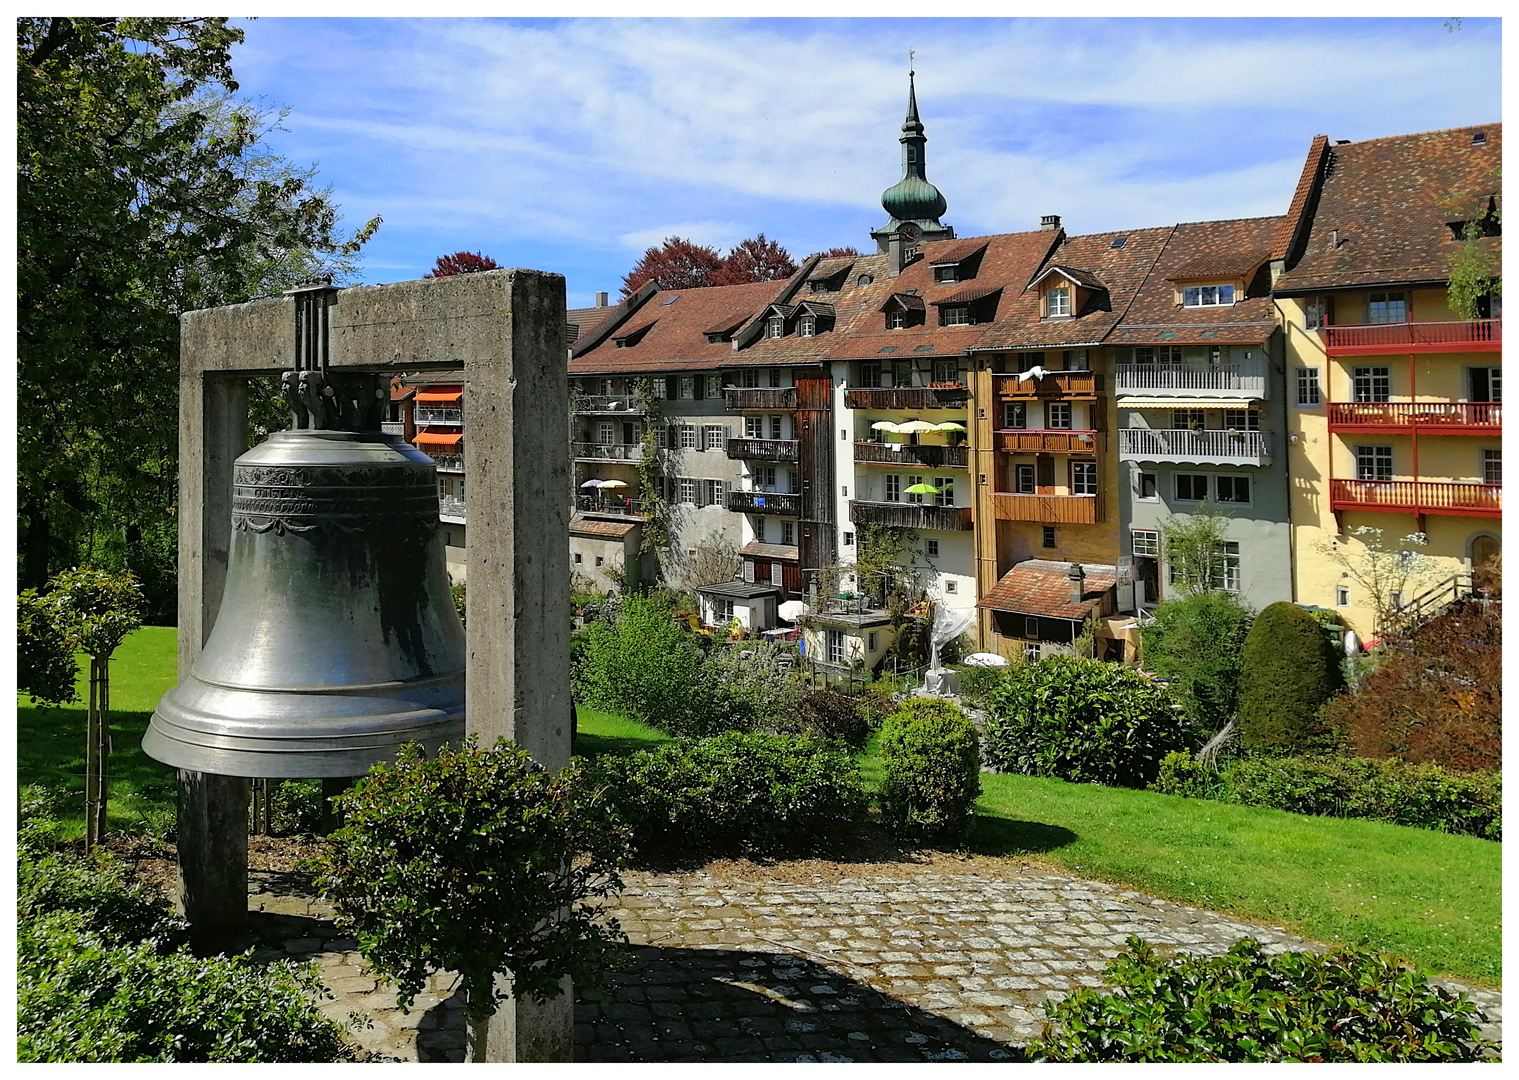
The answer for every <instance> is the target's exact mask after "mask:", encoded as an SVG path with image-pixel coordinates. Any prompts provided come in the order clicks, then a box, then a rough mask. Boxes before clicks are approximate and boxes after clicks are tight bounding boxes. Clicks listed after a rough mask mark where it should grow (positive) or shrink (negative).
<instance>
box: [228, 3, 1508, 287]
mask: <svg viewBox="0 0 1519 1080" xmlns="http://www.w3.org/2000/svg"><path fill="white" fill-rule="evenodd" d="M1443 23H1444V20H1443V19H1440V18H1433V19H1382V20H1374V19H1336V20H1309V19H1241V20H1234V19H1227V20H1225V19H1175V20H1172V19H1032V20H1023V19H997V20H991V19H931V20H906V19H774V20H749V19H745V20H719V19H704V20H674V19H647V20H613V19H564V20H543V19H336V18H335V19H288V18H263V19H258V20H256V21H252V22H244V23H242V24H241V25H243V26H244V28H245V30H246V32H247V42H246V43H245V44H244V45H242V46H240V47H239V48H238V49H237V50H236V52H235V53H234V70H235V72H236V75H237V78H238V81H239V82H240V83H241V92H242V94H243V95H244V96H249V97H254V98H260V99H262V100H263V101H264V103H265V104H268V105H288V106H290V107H291V112H290V115H289V117H288V118H287V119H286V121H285V128H286V129H287V130H284V131H280V132H276V133H274V135H273V136H272V137H271V140H270V141H271V144H272V145H273V146H274V147H275V148H276V149H277V150H279V151H280V152H281V153H283V154H285V155H286V156H287V157H289V158H291V159H292V160H294V161H296V162H299V163H302V164H305V163H311V162H315V163H316V164H317V165H318V167H319V170H320V177H321V179H322V181H323V182H324V183H327V184H330V185H332V187H333V189H334V196H335V198H336V201H337V202H338V203H339V204H340V205H341V206H342V208H343V212H344V220H345V224H346V225H347V226H348V227H349V228H355V227H357V226H358V225H360V224H362V223H363V222H364V221H366V220H368V219H369V218H370V217H372V216H373V215H375V214H379V215H381V216H383V217H384V219H385V224H384V225H383V226H382V227H381V229H380V231H379V233H378V234H377V235H376V237H375V238H374V239H373V240H372V241H371V242H370V243H369V245H368V246H367V247H366V249H365V257H364V269H363V272H362V274H361V278H362V280H363V281H365V282H367V283H380V282H390V281H402V280H406V279H408V278H415V277H420V276H422V275H423V274H424V273H426V272H427V271H428V270H429V269H430V268H431V266H432V263H433V260H434V259H435V258H436V257H437V256H438V255H441V254H445V253H448V252H453V251H458V250H469V251H483V252H484V253H485V254H487V255H490V256H491V257H493V258H494V259H495V260H496V261H497V262H499V263H500V264H501V265H503V266H531V267H536V268H538V269H543V270H552V271H556V272H559V273H562V274H564V275H565V276H566V278H567V279H568V289H569V303H570V306H572V307H574V306H579V305H584V304H589V303H590V302H591V297H592V294H593V293H594V292H595V291H596V290H606V291H608V292H610V293H612V294H613V296H614V297H615V295H616V293H617V290H618V288H619V286H620V284H621V278H622V275H623V274H624V273H626V272H627V270H628V268H629V267H630V266H631V265H632V264H633V262H634V261H635V260H636V259H637V258H638V256H639V254H640V253H641V252H642V250H643V249H644V248H645V247H647V246H648V245H650V244H654V243H658V242H659V241H660V240H661V239H662V238H663V237H665V236H668V235H672V234H678V235H682V236H687V237H690V238H692V239H696V240H699V241H701V242H704V243H709V244H713V245H715V246H718V247H726V246H728V245H731V244H733V243H735V242H737V241H739V240H742V239H744V238H745V237H747V236H752V235H754V234H755V233H758V232H764V233H766V234H767V235H769V236H771V237H773V238H775V239H778V240H779V241H780V242H781V243H782V244H784V245H785V246H786V247H787V248H789V249H790V250H791V252H792V254H793V255H796V256H798V257H800V256H803V255H806V254H808V253H810V252H813V251H817V250H820V249H823V248H827V247H832V246H835V245H846V244H853V245H855V246H856V247H859V248H861V250H866V249H868V247H869V245H870V243H871V241H870V238H869V236H868V235H867V234H868V232H869V230H870V229H872V228H874V227H876V226H878V225H880V224H881V222H882V221H883V220H884V218H885V214H884V213H883V211H882V210H881V207H880V201H879V200H880V193H881V191H882V190H883V189H884V188H886V187H888V186H890V185H891V184H893V183H895V182H896V180H897V178H898V175H899V165H898V162H899V152H898V145H897V142H896V137H897V134H898V131H899V127H900V125H901V122H902V114H903V109H904V105H905V102H906V82H907V78H906V66H907V64H906V62H907V57H906V50H907V49H908V48H913V49H916V50H917V59H916V66H917V71H918V100H919V104H920V106H921V110H922V114H923V120H924V123H925V124H926V126H927V134H928V140H929V141H928V170H929V172H928V174H929V178H930V179H932V180H933V181H934V182H935V183H936V184H937V185H938V186H939V187H940V189H941V190H942V191H943V192H944V195H945V197H946V199H947V200H948V202H949V212H948V213H947V214H946V215H945V217H944V220H945V221H947V222H948V223H950V224H952V225H954V226H955V229H956V231H957V232H958V233H959V234H960V235H961V236H973V235H978V234H982V233H993V232H1015V231H1021V230H1024V229H1032V228H1035V227H1037V225H1038V222H1039V217H1040V215H1041V214H1050V213H1054V214H1060V215H1061V216H1062V218H1063V219H1064V223H1065V226H1066V229H1067V230H1068V231H1069V232H1072V233H1083V232H1098V231H1102V230H1106V229H1121V228H1137V227H1143V226H1150V225H1164V224H1169V223H1172V222H1175V221H1197V220H1206V219H1210V218H1228V217H1247V216H1253V215H1258V214H1277V213H1282V212H1283V211H1284V210H1285V209H1286V205H1287V202H1288V200H1289V199H1290V197H1291V194H1292V187H1293V184H1294V183H1295V182H1296V179H1297V174H1298V171H1299V169H1300V168H1301V166H1302V161H1303V156H1304V154H1305V152H1306V150H1307V148H1308V143H1309V140H1310V139H1311V138H1312V137H1313V136H1314V135H1315V134H1318V133H1323V134H1327V135H1329V136H1330V137H1331V138H1337V139H1357V140H1359V139H1366V138H1375V137H1378V136H1384V135H1397V134H1403V133H1406V132H1414V131H1427V130H1433V129H1438V128H1445V127H1458V126H1462V125H1467V124H1479V123H1491V122H1493V121H1495V120H1499V119H1501V109H1500V105H1501V100H1500V93H1501V91H1500V78H1501V70H1502V57H1501V36H1500V24H1499V22H1498V20H1496V19H1465V20H1464V21H1463V22H1462V25H1461V28H1460V29H1459V31H1457V32H1454V33H1452V32H1450V31H1448V30H1447V29H1446V28H1445V26H1444V25H1443Z"/></svg>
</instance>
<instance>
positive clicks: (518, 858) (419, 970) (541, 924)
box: [318, 740, 626, 1020]
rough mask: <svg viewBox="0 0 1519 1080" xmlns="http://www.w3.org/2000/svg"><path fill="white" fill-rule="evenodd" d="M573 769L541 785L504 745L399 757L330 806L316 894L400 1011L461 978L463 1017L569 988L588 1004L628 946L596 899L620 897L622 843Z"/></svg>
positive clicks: (520, 755)
mask: <svg viewBox="0 0 1519 1080" xmlns="http://www.w3.org/2000/svg"><path fill="white" fill-rule="evenodd" d="M587 791H588V789H587V788H586V787H585V786H584V785H582V784H581V783H580V782H579V774H578V771H577V766H576V765H574V764H572V765H571V766H570V767H569V768H568V769H566V770H564V771H563V772H561V773H558V774H550V773H548V772H546V771H544V770H543V769H542V768H540V767H539V766H538V765H537V764H535V763H534V762H533V760H532V758H531V757H530V756H529V755H528V754H527V752H526V751H523V750H520V749H518V748H517V747H515V746H513V745H512V744H510V743H506V742H505V741H502V742H500V743H498V744H497V745H496V746H495V747H494V748H493V749H491V750H480V749H478V748H476V747H475V746H474V744H473V741H472V740H466V741H465V745H464V747H463V749H462V750H460V751H457V752H455V751H451V750H449V749H447V748H444V749H443V750H442V751H440V752H439V753H438V754H437V756H436V757H433V758H430V759H429V758H426V757H424V755H423V753H422V751H421V749H420V748H419V747H417V746H416V745H415V744H408V745H407V746H404V747H402V749H401V752H400V754H399V755H398V756H397V758H396V762H395V764H394V765H388V764H386V763H384V762H380V763H378V764H376V765H374V766H373V767H371V769H370V770H369V774H368V775H367V776H366V777H364V779H363V780H362V781H361V782H360V783H359V784H358V785H357V786H356V787H354V788H353V789H351V790H349V791H347V792H345V793H344V794H343V795H341V796H339V797H338V798H337V799H335V800H334V803H335V805H336V806H337V808H338V809H339V811H340V812H341V813H342V814H343V815H344V817H345V823H344V825H343V827H342V828H341V829H339V830H337V831H336V832H335V833H333V834H332V838H331V839H332V843H331V846H330V847H329V848H328V850H327V852H326V853H325V855H324V857H323V865H322V868H321V870H322V873H321V876H320V877H319V879H318V885H319V887H320V888H321V890H322V893H323V895H324V896H325V897H326V898H327V899H329V900H330V901H331V902H332V903H333V905H334V906H335V907H336V909H337V917H338V924H339V925H340V926H342V927H344V928H345V929H346V930H347V931H348V932H350V933H352V934H353V936H354V937H356V938H357V939H358V941H359V951H360V952H361V953H362V954H363V955H364V958H365V959H366V960H368V961H369V963H370V965H371V966H372V967H373V968H374V969H375V971H376V972H377V973H379V974H380V975H381V976H383V977H387V978H390V979H393V980H394V981H395V983H396V985H397V987H398V993H397V995H396V997H397V1000H398V1001H399V1002H400V1003H401V1005H402V1007H403V1008H410V1006H411V1003H412V1000H413V999H414V998H415V997H416V995H417V994H418V993H419V992H420V991H421V989H422V986H423V983H424V982H425V981H426V979H427V978H428V976H429V975H431V974H432V972H433V971H435V970H438V969H448V970H453V971H458V972H459V973H460V974H461V976H462V977H463V982H464V986H465V992H466V995H467V999H468V1008H469V1012H470V1014H471V1016H472V1017H473V1018H474V1019H476V1020H480V1019H483V1018H484V1017H486V1016H489V1015H490V1014H491V1013H492V1012H493V1011H494V1010H495V1007H496V1004H497V1002H498V1001H499V1000H502V997H504V994H505V993H511V992H512V991H504V992H503V995H502V997H498V991H497V987H496V984H495V979H494V976H495V975H496V974H497V973H499V972H505V971H511V972H512V973H513V976H514V979H515V983H514V986H513V990H514V991H515V993H516V995H517V996H518V997H522V996H531V997H533V998H534V999H536V1000H538V1001H544V1000H547V999H549V998H552V997H555V996H557V995H558V994H559V992H560V989H561V987H560V980H561V979H562V978H563V977H564V976H566V975H568V976H571V977H572V978H573V979H574V981H575V983H576V985H577V987H581V988H584V989H585V990H587V991H589V992H590V993H592V994H595V993H597V992H598V991H599V990H600V988H601V987H602V986H603V985H604V984H605V969H606V967H607V964H608V963H609V961H610V960H611V958H612V956H613V954H614V951H615V949H616V947H617V946H618V944H619V943H620V942H622V941H625V940H626V938H624V937H623V935H622V932H621V930H620V929H619V927H618V924H617V921H616V920H615V919H609V920H606V921H602V920H601V918H600V915H601V908H600V906H599V905H598V904H596V903H595V902H594V901H596V900H597V899H599V898H602V897H606V896H609V895H611V894H613V893H615V892H617V891H618V890H619V889H621V887H622V879H621V878H620V877H619V875H618V867H619V866H620V864H621V862H622V859H623V858H624V856H625V854H626V844H625V840H624V837H623V835H622V833H621V832H620V831H619V830H616V829H609V828H607V827H606V823H605V821H604V820H602V819H601V815H600V814H598V813H596V812H595V807H594V806H593V805H591V803H590V801H589V800H588V799H587V798H586V797H585V795H586V793H587Z"/></svg>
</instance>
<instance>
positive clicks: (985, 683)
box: [959, 667, 1012, 709]
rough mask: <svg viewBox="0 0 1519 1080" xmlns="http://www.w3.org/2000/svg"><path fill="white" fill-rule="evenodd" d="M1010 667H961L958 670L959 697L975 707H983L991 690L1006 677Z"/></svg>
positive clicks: (987, 702) (1010, 669)
mask: <svg viewBox="0 0 1519 1080" xmlns="http://www.w3.org/2000/svg"><path fill="white" fill-rule="evenodd" d="M1010 671H1012V668H1010V667H962V668H960V669H959V672H960V697H961V699H962V700H963V701H964V702H965V703H966V704H967V705H969V706H971V707H972V708H975V709H984V708H986V707H987V705H988V704H989V703H990V701H991V696H992V691H994V690H996V689H997V687H999V686H1001V685H1002V683H1003V682H1004V681H1005V680H1006V679H1007V676H1008V672H1010Z"/></svg>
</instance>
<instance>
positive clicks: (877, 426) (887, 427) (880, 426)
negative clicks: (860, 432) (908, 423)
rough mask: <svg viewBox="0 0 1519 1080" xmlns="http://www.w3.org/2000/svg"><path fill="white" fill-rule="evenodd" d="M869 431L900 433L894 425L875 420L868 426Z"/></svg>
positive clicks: (889, 422) (888, 421) (886, 421)
mask: <svg viewBox="0 0 1519 1080" xmlns="http://www.w3.org/2000/svg"><path fill="white" fill-rule="evenodd" d="M870 430H871V431H900V430H901V429H900V428H898V427H897V425H896V424H893V423H892V422H891V421H890V420H877V421H876V422H875V423H874V424H871V425H870Z"/></svg>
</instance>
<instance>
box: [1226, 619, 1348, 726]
mask: <svg viewBox="0 0 1519 1080" xmlns="http://www.w3.org/2000/svg"><path fill="white" fill-rule="evenodd" d="M1343 681H1344V680H1343V678H1342V676H1341V673H1340V663H1339V657H1338V656H1337V655H1336V653H1335V650H1334V647H1333V646H1332V645H1331V644H1330V642H1329V638H1328V636H1327V635H1326V634H1325V633H1324V628H1323V627H1322V626H1320V625H1319V623H1318V620H1316V619H1315V618H1314V617H1313V616H1312V615H1310V614H1309V613H1308V612H1306V611H1304V610H1303V609H1302V608H1300V607H1298V606H1297V605H1296V604H1290V603H1288V602H1286V601H1285V600H1284V601H1281V602H1280V603H1276V604H1272V605H1270V606H1269V607H1267V608H1266V610H1264V611H1262V612H1261V613H1260V614H1259V615H1258V616H1256V619H1255V623H1254V625H1252V626H1251V627H1250V632H1249V633H1248V634H1246V635H1245V644H1244V647H1243V648H1242V649H1241V651H1240V680H1239V727H1240V741H1241V743H1242V744H1243V745H1244V747H1245V749H1246V750H1249V751H1252V752H1255V753H1266V754H1285V753H1295V752H1300V751H1304V750H1312V749H1314V748H1315V747H1316V746H1317V744H1318V743H1319V742H1320V738H1321V732H1320V728H1319V723H1318V712H1319V708H1320V706H1322V705H1323V704H1324V702H1326V701H1328V700H1329V699H1330V698H1331V697H1333V696H1334V694H1335V693H1336V691H1338V690H1339V689H1340V687H1341V686H1342V685H1343Z"/></svg>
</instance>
